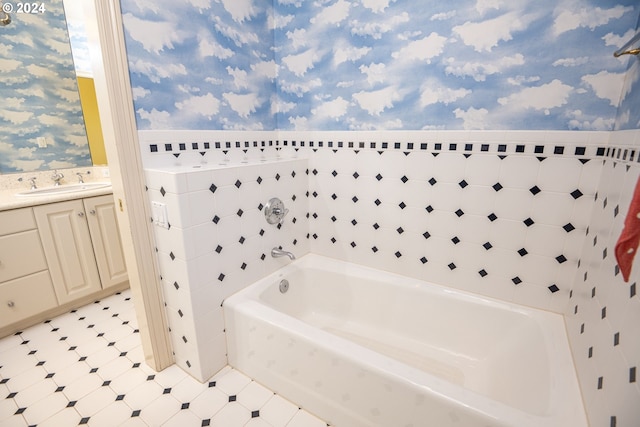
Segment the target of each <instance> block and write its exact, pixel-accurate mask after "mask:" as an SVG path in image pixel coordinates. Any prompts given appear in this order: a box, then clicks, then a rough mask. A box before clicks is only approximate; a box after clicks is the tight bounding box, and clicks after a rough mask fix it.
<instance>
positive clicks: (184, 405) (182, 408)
mask: <svg viewBox="0 0 640 427" xmlns="http://www.w3.org/2000/svg"><path fill="white" fill-rule="evenodd" d="M180 409H181V410H183V411H184V410H185V409H189V402H187V403H183V404H182V406H180Z"/></svg>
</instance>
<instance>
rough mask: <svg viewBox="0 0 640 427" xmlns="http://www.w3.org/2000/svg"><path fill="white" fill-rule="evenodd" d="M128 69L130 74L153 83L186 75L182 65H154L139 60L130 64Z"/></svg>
mask: <svg viewBox="0 0 640 427" xmlns="http://www.w3.org/2000/svg"><path fill="white" fill-rule="evenodd" d="M129 67H130V69H131V71H132V72H134V73H140V74H143V75H144V76H146V77H147V78H148V79H149V80H151V81H152V82H153V83H160V79H168V78H173V77H175V76H179V75H186V74H187V69H186V68H185V66H184V65H182V64H155V63H153V62H147V61H143V60H141V59H138V60H137V61H135V62H133V63H130V64H129Z"/></svg>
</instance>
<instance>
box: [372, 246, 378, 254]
mask: <svg viewBox="0 0 640 427" xmlns="http://www.w3.org/2000/svg"><path fill="white" fill-rule="evenodd" d="M371 250H372V251H373V253H374V254H375V253H376V252H378V248H377V247H375V246H374V247H372V248H371Z"/></svg>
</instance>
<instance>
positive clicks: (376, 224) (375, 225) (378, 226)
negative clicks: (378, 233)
mask: <svg viewBox="0 0 640 427" xmlns="http://www.w3.org/2000/svg"><path fill="white" fill-rule="evenodd" d="M373 228H375V229H376V230H377V229H378V228H380V225H378V223H377V222H376V223H375V224H373Z"/></svg>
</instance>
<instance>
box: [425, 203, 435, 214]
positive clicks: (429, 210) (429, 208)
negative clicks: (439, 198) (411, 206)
mask: <svg viewBox="0 0 640 427" xmlns="http://www.w3.org/2000/svg"><path fill="white" fill-rule="evenodd" d="M425 210H426V211H427V212H429V213H431V212H433V206H431V205H429V206H427V207H426V208H425Z"/></svg>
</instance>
